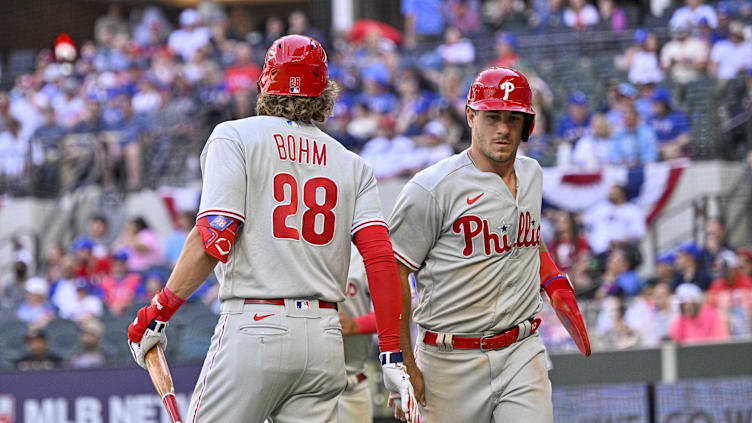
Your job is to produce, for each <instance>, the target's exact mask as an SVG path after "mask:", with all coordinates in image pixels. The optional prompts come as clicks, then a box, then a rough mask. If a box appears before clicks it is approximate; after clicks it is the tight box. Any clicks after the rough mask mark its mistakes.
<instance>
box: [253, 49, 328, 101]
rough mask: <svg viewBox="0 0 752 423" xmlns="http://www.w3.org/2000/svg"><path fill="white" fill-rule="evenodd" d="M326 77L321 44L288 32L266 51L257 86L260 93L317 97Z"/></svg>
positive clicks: (323, 86) (324, 57) (324, 59)
mask: <svg viewBox="0 0 752 423" xmlns="http://www.w3.org/2000/svg"><path fill="white" fill-rule="evenodd" d="M328 80H329V71H328V69H327V64H326V52H325V51H324V48H323V47H321V44H319V42H318V41H316V40H314V39H313V38H309V37H306V36H304V35H287V36H285V37H282V38H280V39H278V40H276V41H275V42H274V43H273V44H272V46H271V47H269V51H267V52H266V59H265V60H264V70H263V71H262V72H261V79H260V80H259V82H258V85H257V87H258V93H259V94H274V95H292V96H300V97H318V96H319V95H321V93H322V92H323V91H324V88H326V83H327V81H328Z"/></svg>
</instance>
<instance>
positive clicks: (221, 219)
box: [206, 215, 232, 231]
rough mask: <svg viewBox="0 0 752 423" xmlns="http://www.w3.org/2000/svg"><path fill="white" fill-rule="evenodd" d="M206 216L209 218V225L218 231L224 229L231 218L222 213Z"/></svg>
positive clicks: (228, 224) (230, 221)
mask: <svg viewBox="0 0 752 423" xmlns="http://www.w3.org/2000/svg"><path fill="white" fill-rule="evenodd" d="M206 218H207V220H209V226H210V227H212V228H214V229H218V230H220V231H224V230H225V229H227V227H228V226H230V224H231V223H232V219H228V218H227V217H225V216H222V215H208V216H206Z"/></svg>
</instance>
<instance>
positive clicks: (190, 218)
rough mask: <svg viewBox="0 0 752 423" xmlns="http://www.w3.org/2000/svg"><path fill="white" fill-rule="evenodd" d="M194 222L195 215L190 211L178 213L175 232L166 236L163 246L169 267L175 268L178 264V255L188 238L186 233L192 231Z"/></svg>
mask: <svg viewBox="0 0 752 423" xmlns="http://www.w3.org/2000/svg"><path fill="white" fill-rule="evenodd" d="M195 222H196V214H195V213H193V212H190V211H183V212H180V213H178V218H177V221H176V222H175V224H176V227H175V230H174V231H172V232H171V233H170V235H168V236H167V239H166V240H165V244H164V256H165V261H166V262H167V264H169V265H170V266H175V264H176V263H177V262H178V258H179V257H180V253H181V252H182V251H183V244H185V240H186V238H188V232H190V230H191V229H193V225H194V223H195Z"/></svg>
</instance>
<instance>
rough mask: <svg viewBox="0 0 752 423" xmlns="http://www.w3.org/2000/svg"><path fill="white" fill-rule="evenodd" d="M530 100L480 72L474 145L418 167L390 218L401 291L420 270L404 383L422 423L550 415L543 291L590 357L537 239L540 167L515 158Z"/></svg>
mask: <svg viewBox="0 0 752 423" xmlns="http://www.w3.org/2000/svg"><path fill="white" fill-rule="evenodd" d="M531 97H532V94H531V90H530V86H529V84H528V82H527V80H526V78H525V77H524V75H522V74H521V73H519V72H516V71H514V70H511V69H506V68H490V69H487V70H484V71H483V72H481V73H480V74H479V75H478V76H477V77H476V79H475V81H474V82H473V84H472V85H471V88H470V92H469V94H468V101H467V107H466V118H467V122H468V125H469V126H470V128H471V130H472V144H471V147H470V148H469V149H468V150H466V151H464V152H462V153H460V154H458V155H455V156H453V157H450V158H448V159H445V160H443V161H441V162H439V163H437V164H436V165H434V166H431V167H430V168H428V169H425V170H423V171H422V172H420V173H418V174H417V175H416V176H415V177H414V178H413V179H412V180H411V181H410V182H408V183H407V184H406V186H405V187H404V188H403V190H402V192H401V193H400V195H399V198H398V199H397V202H396V204H395V207H394V211H393V213H392V216H391V219H390V235H391V238H392V245H393V247H394V253H395V256H396V257H397V259H398V260H399V265H398V267H399V272H400V278H401V283H402V289H403V291H402V292H403V294H402V295H403V296H405V295H409V285H408V280H407V279H408V275H409V274H410V273H412V272H417V291H418V295H419V303H418V305H417V307H416V308H415V311H414V315H413V318H414V320H415V321H416V323H417V324H418V336H419V338H418V342H417V345H416V353H415V356H416V357H415V360H417V364H418V368H419V369H420V371H421V372H422V374H423V379H421V378H420V377H417V375H416V376H414V377H413V381H414V382H416V383H414V384H413V386H414V388H415V396H416V398H417V400H418V401H419V402H420V403H421V407H419V408H420V415H421V419H422V420H423V421H426V422H430V423H438V422H473V423H487V422H505V423H523V422H524V423H551V422H553V404H552V398H551V384H550V382H549V379H548V369H547V366H546V358H545V351H544V346H543V343H542V342H541V339H540V337H539V335H538V333H537V329H538V325H539V324H540V320H539V319H536V318H535V315H536V314H537V313H538V312H539V311H540V310H541V307H542V299H541V295H540V291H541V290H542V289H543V290H545V291H546V292H547V294H548V295H549V296H550V297H551V302H552V305H553V306H554V308H555V309H556V310H557V312H560V314H559V317H560V319H562V321H563V322H564V324H565V326H567V327H568V329H570V333H572V334H573V338H575V341H576V342H577V343H578V345H581V346H582V348H583V353H585V354H586V355H587V354H590V348H589V343H588V342H587V333H586V332H585V328H584V324H583V322H582V317H581V316H580V313H579V310H578V309H577V304H576V302H575V301H574V295H573V291H572V288H571V284H569V281H568V279H566V277H564V276H563V275H561V273H560V272H559V271H558V270H557V269H556V266H555V265H554V264H553V261H551V259H550V257H549V255H548V253H547V252H546V251H545V247H544V245H543V243H542V242H541V239H540V216H541V201H542V199H541V195H542V193H541V189H542V187H541V184H542V182H541V180H542V172H541V168H540V166H539V165H538V163H537V162H536V161H535V160H533V159H530V158H527V157H518V156H517V148H518V147H519V145H520V143H521V142H522V141H527V138H528V137H529V135H530V134H531V133H532V130H533V125H534V116H535V112H534V111H533V109H532V107H531ZM403 304H404V302H403ZM403 315H409V311H407V310H404V309H403ZM562 315H563V316H564V317H562ZM413 359H414V358H413V356H412V354H410V353H406V354H405V361H406V362H408V361H412V360H413ZM411 376H413V375H411ZM422 381H424V382H425V386H423V385H422V384H420V383H419V382H422Z"/></svg>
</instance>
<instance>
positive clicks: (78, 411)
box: [0, 365, 201, 423]
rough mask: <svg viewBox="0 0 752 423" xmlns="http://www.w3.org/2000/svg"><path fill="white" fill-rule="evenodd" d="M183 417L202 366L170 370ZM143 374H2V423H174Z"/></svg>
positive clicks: (107, 371)
mask: <svg viewBox="0 0 752 423" xmlns="http://www.w3.org/2000/svg"><path fill="white" fill-rule="evenodd" d="M170 370H171V372H172V379H173V382H174V384H175V393H176V395H175V396H176V399H177V402H178V405H179V407H180V411H181V413H183V417H185V416H186V415H187V410H188V403H189V402H190V400H191V394H192V393H193V387H194V386H195V383H196V380H197V379H198V374H199V372H200V371H201V368H200V366H197V365H196V366H170ZM169 422H170V418H169V417H168V416H167V413H166V412H165V410H164V406H163V405H162V401H161V400H160V398H159V396H158V395H157V394H156V391H155V390H154V387H153V385H152V383H151V379H149V374H148V373H147V372H146V371H145V370H142V369H141V368H123V369H96V370H95V369H92V370H53V371H28V372H15V373H2V374H0V423H169Z"/></svg>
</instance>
